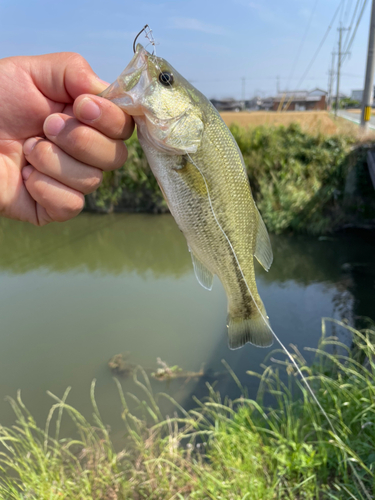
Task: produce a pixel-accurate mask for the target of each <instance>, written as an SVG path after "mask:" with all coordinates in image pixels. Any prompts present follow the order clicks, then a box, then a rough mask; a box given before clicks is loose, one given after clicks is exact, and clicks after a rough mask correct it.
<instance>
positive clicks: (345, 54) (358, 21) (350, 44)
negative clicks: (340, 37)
mask: <svg viewBox="0 0 375 500" xmlns="http://www.w3.org/2000/svg"><path fill="white" fill-rule="evenodd" d="M366 4H367V0H364V2H363V5H362V9H361V12H360V13H359V16H358V19H357V24H356V25H355V28H354V31H353V35H352V37H351V39H350V41H349V44H348V45H347V46H346V47H345V49H344V52H345V53H344V55H343V59H342V61H341V64H342V63H343V62H344V61H345V58H346V56H347V54H348V52H349V50H350V48H351V46H352V45H353V42H354V38H355V35H356V34H357V29H358V26H359V23H360V22H361V19H362V16H363V12H364V10H365V7H366Z"/></svg>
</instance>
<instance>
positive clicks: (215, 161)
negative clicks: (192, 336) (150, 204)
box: [100, 43, 273, 349]
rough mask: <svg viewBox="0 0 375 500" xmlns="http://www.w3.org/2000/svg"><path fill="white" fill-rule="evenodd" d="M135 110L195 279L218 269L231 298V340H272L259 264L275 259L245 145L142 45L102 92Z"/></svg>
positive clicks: (208, 278) (235, 344) (234, 344)
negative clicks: (257, 275) (259, 282)
mask: <svg viewBox="0 0 375 500" xmlns="http://www.w3.org/2000/svg"><path fill="white" fill-rule="evenodd" d="M100 95H101V96H102V97H105V98H107V99H109V100H110V101H112V102H113V103H115V104H116V105H117V106H119V107H120V108H121V109H122V110H123V111H124V112H125V113H127V114H129V115H132V116H133V118H134V121H135V123H136V126H137V134H138V140H139V142H140V144H141V147H142V148H143V150H144V152H145V155H146V157H147V160H148V163H149V165H150V168H151V170H152V172H153V174H154V176H155V178H156V180H157V182H158V184H159V186H160V189H161V191H162V193H163V196H164V198H165V200H166V202H167V205H168V207H169V210H170V212H171V214H172V216H173V217H174V219H175V221H176V223H177V225H178V227H179V228H180V230H181V231H182V233H183V235H184V236H185V238H186V241H187V244H188V248H189V251H190V253H191V257H192V262H193V268H194V272H195V275H196V278H197V280H198V282H199V283H200V284H201V285H202V286H203V287H204V288H206V289H208V290H211V289H212V284H213V278H214V275H217V276H218V278H219V280H220V281H221V283H222V285H223V287H224V290H225V292H226V295H227V299H228V317H227V327H228V344H229V347H230V348H231V349H236V348H239V347H241V346H243V345H244V344H246V343H247V342H249V343H251V344H254V345H256V346H260V347H268V346H270V345H272V343H273V334H272V330H271V328H270V323H269V318H268V316H267V313H266V310H265V307H264V304H263V302H262V299H261V298H260V296H259V293H258V289H257V285H256V279H255V270H254V256H255V258H256V259H257V260H258V261H259V263H260V264H261V265H262V266H263V268H264V269H265V270H266V271H268V270H269V268H270V266H271V264H272V260H273V254H272V248H271V243H270V239H269V235H268V233H267V229H266V226H265V224H264V222H263V220H262V217H261V215H260V213H259V211H258V209H257V207H256V205H255V202H254V199H253V196H252V193H251V188H250V183H249V179H248V175H247V173H246V168H245V164H244V160H243V157H242V154H241V151H240V149H239V147H238V145H237V143H236V141H235V139H234V137H233V136H232V134H231V132H230V130H229V129H228V127H227V126H226V125H225V123H224V122H223V120H222V118H221V117H220V114H219V113H218V112H217V110H216V108H214V106H213V105H212V104H211V103H210V101H209V100H208V99H207V98H206V97H205V96H204V95H203V94H202V93H201V92H199V91H198V90H197V89H196V88H195V87H194V86H193V85H192V84H191V83H189V82H188V81H187V80H186V79H185V78H184V77H183V76H182V75H180V74H179V73H178V72H177V71H176V70H175V69H174V68H173V67H172V66H171V65H170V64H169V63H168V62H167V61H166V60H164V59H163V58H161V57H158V56H156V55H154V54H150V53H149V52H148V51H147V50H146V49H145V48H144V47H143V46H142V45H141V44H139V43H138V44H137V47H136V49H135V53H134V56H133V58H132V60H131V61H130V63H129V64H128V66H127V67H126V68H125V70H124V71H123V72H122V73H121V75H120V76H119V77H118V78H117V79H116V80H115V82H114V83H112V85H110V86H109V87H108V88H107V89H106V90H105V91H104V92H102V93H101V94H100Z"/></svg>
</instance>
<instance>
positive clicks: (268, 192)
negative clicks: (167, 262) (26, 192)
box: [86, 123, 375, 234]
mask: <svg viewBox="0 0 375 500" xmlns="http://www.w3.org/2000/svg"><path fill="white" fill-rule="evenodd" d="M231 131H232V133H233V135H234V137H235V139H236V141H237V142H238V145H239V147H240V149H241V151H242V153H243V156H244V160H245V165H246V168H247V172H248V175H249V179H250V183H251V186H252V191H253V195H254V198H255V200H256V202H257V204H258V207H259V209H260V211H261V213H262V216H263V218H264V220H265V222H266V225H267V227H268V229H269V231H271V232H274V233H281V232H285V231H293V232H305V233H312V234H324V233H327V232H330V231H334V230H337V229H340V228H342V227H345V226H346V225H354V226H355V225H363V224H368V223H370V224H374V225H375V223H374V221H375V191H374V190H373V189H372V185H371V180H370V176H369V173H368V170H367V163H366V154H367V151H368V145H366V144H362V143H358V141H357V139H356V138H355V137H354V136H349V135H348V136H346V135H343V134H337V135H324V134H321V133H319V134H312V133H309V132H307V131H303V130H302V128H301V127H300V126H299V125H298V124H295V123H294V124H290V125H289V126H287V127H284V126H278V127H274V126H257V127H253V128H243V127H239V126H238V125H235V124H234V125H232V126H231ZM127 144H128V149H129V158H128V161H127V162H126V164H125V166H124V167H122V168H121V169H120V170H118V171H116V172H107V173H105V175H104V181H103V184H102V186H101V187H100V188H99V189H98V191H96V192H95V193H94V194H92V195H89V196H88V197H87V203H86V205H87V208H88V209H91V210H97V211H103V212H110V211H113V210H120V211H121V210H130V211H143V212H154V213H161V212H166V211H168V208H167V205H166V202H165V201H164V199H163V197H162V194H161V192H160V189H159V187H158V185H157V182H156V180H155V178H154V176H153V175H152V173H151V170H150V168H149V167H148V164H147V160H146V158H145V155H144V153H143V150H142V148H141V147H140V144H139V142H138V140H137V138H136V135H135V134H134V135H133V136H132V137H131V139H130V140H129V141H128V142H127Z"/></svg>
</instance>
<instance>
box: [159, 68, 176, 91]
mask: <svg viewBox="0 0 375 500" xmlns="http://www.w3.org/2000/svg"><path fill="white" fill-rule="evenodd" d="M173 80H174V79H173V75H172V73H169V72H168V71H163V72H162V73H160V75H159V82H160V83H161V84H162V85H164V87H169V86H170V85H172V84H173Z"/></svg>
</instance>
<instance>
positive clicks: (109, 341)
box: [0, 214, 375, 431]
mask: <svg viewBox="0 0 375 500" xmlns="http://www.w3.org/2000/svg"><path fill="white" fill-rule="evenodd" d="M373 240H374V237H373V235H369V234H367V235H359V234H351V235H345V236H340V237H335V238H333V239H326V240H323V241H319V240H318V239H316V238H305V237H274V238H272V244H273V248H274V256H275V258H274V264H273V266H272V268H271V271H270V272H269V273H266V272H264V271H263V270H262V269H261V268H260V266H257V276H258V284H259V291H260V294H261V296H262V298H263V300H264V303H265V305H266V308H267V311H268V314H269V316H270V318H271V322H272V325H273V327H274V329H275V331H276V332H277V333H278V335H279V336H280V338H281V339H282V340H283V341H284V343H285V344H289V343H293V344H296V345H297V346H298V347H299V348H300V349H301V350H303V348H304V347H306V346H310V347H316V346H317V342H318V339H319V337H320V332H321V330H320V321H321V317H322V316H329V317H336V318H341V317H346V318H348V319H349V320H350V321H352V320H353V318H354V317H355V316H356V315H367V316H370V317H371V316H372V317H373V318H375V307H374V297H375V289H374V283H375V265H374V259H373V255H374V246H375V243H374V241H373ZM0 241H1V247H0V248H1V255H0V402H1V403H0V422H1V423H3V424H9V423H11V422H13V421H14V418H13V414H12V412H11V410H10V408H9V405H8V403H6V402H4V397H5V396H7V395H10V396H15V394H16V391H17V389H21V390H22V395H23V400H24V401H25V403H26V405H27V406H28V407H29V409H30V410H31V411H32V413H33V414H34V415H35V416H36V417H37V419H38V421H39V422H40V423H42V422H43V421H44V420H45V417H46V415H47V412H48V409H49V407H50V406H51V404H52V400H51V399H50V398H49V397H48V396H47V395H46V391H47V390H49V391H52V392H53V393H55V394H57V395H59V396H61V395H62V394H63V392H64V390H65V389H66V387H67V386H72V391H71V394H70V396H69V401H70V403H71V404H72V405H74V406H76V407H77V408H78V409H80V410H81V411H82V412H83V413H84V414H85V415H87V416H89V415H90V414H91V406H90V401H89V388H90V383H91V381H92V380H93V379H94V378H95V379H97V390H96V394H97V400H98V404H99V407H100V409H101V413H102V416H103V419H104V420H105V421H106V422H108V423H110V424H112V426H113V428H114V430H115V431H116V429H119V425H120V418H119V409H120V405H119V398H118V396H117V392H116V387H115V385H114V382H113V380H112V374H111V372H110V371H109V369H108V367H107V363H108V360H109V359H110V358H111V357H112V356H113V355H115V354H117V353H121V352H125V351H128V352H130V358H129V361H131V362H132V363H137V364H140V365H142V366H143V367H145V368H146V369H148V368H150V369H151V368H156V358H157V357H160V358H161V359H162V360H165V361H166V362H167V363H168V364H170V365H174V364H178V365H180V366H181V367H182V368H183V369H186V370H189V371H198V370H199V369H200V368H201V366H202V365H203V364H204V366H205V370H206V371H207V372H208V374H212V373H214V372H223V371H224V367H223V365H222V363H221V360H222V359H223V358H225V359H226V360H227V362H228V363H229V364H230V365H231V366H232V368H233V369H234V370H235V372H236V374H237V375H238V376H239V377H240V379H241V381H242V383H244V384H245V385H247V386H248V388H249V392H250V394H252V395H254V392H255V387H256V382H255V380H253V379H251V378H250V377H249V376H248V375H246V373H245V371H246V370H249V369H251V370H259V365H260V363H261V362H262V361H263V359H264V357H265V356H266V354H267V353H268V352H269V351H270V350H269V349H259V348H255V347H253V346H250V345H247V346H246V347H245V348H243V349H240V350H237V351H230V350H229V349H228V348H227V340H226V326H225V325H226V314H227V313H226V297H225V294H224V291H223V289H222V287H221V284H220V282H219V281H218V280H217V279H216V278H215V282H214V287H213V290H212V292H207V291H206V290H204V289H203V288H201V287H200V286H199V285H198V283H197V281H196V279H195V277H194V275H193V271H192V265H191V261H190V254H189V252H188V250H187V247H186V243H185V240H184V238H183V236H182V234H181V233H180V231H179V230H178V228H177V227H176V225H175V223H174V221H173V219H172V218H171V217H170V216H169V215H156V216H151V215H133V214H116V215H109V216H97V215H96V216H95V215H90V214H82V215H81V216H79V217H78V218H77V219H75V220H73V221H71V222H69V223H65V224H55V225H50V226H47V227H45V228H34V227H32V226H30V225H27V224H23V223H19V222H13V221H8V220H5V219H1V220H0ZM336 333H338V334H339V335H342V336H343V337H342V338H343V339H344V340H346V341H349V339H348V338H347V337H345V334H344V332H340V331H337V332H336ZM306 355H308V354H306ZM207 380H209V381H210V382H212V381H213V379H212V378H210V376H209V375H208V378H207V377H206V378H203V379H198V380H190V381H187V382H185V381H181V380H178V381H174V382H173V383H171V384H170V385H166V384H165V383H164V382H163V383H161V382H157V381H154V382H153V388H154V389H155V390H156V391H158V390H162V391H167V392H169V393H170V394H171V395H172V396H173V397H174V398H176V399H177V400H178V401H179V402H180V403H182V404H183V405H185V406H187V407H188V406H191V404H192V395H193V394H195V395H197V396H198V397H202V396H204V395H206V393H207V390H206V386H205V382H206V381H207ZM121 382H122V385H123V387H124V389H125V390H129V391H133V390H135V389H134V385H133V382H132V381H131V380H128V379H122V381H121ZM216 387H217V388H218V389H220V390H221V392H222V393H223V394H229V395H232V396H234V395H237V392H236V391H237V389H236V386H235V384H234V383H233V381H232V379H231V378H230V376H227V375H225V374H223V375H221V376H218V381H217V385H216Z"/></svg>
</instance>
